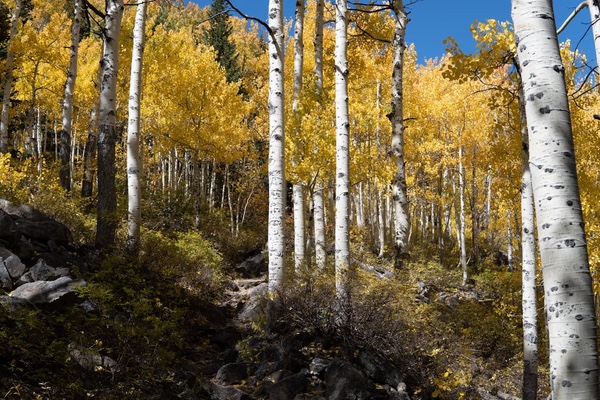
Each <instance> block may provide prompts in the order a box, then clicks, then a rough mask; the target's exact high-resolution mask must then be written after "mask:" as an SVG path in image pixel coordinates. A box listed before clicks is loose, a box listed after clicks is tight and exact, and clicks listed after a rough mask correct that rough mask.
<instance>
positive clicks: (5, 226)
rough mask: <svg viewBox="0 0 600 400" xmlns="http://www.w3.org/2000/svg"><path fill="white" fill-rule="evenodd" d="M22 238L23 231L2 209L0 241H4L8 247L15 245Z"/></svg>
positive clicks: (0, 210) (0, 213)
mask: <svg viewBox="0 0 600 400" xmlns="http://www.w3.org/2000/svg"><path fill="white" fill-rule="evenodd" d="M20 238H21V233H20V232H19V230H18V229H17V225H15V222H14V221H13V219H12V218H11V216H10V215H8V213H6V212H5V211H4V210H2V209H0V243H1V242H4V243H6V245H7V246H8V247H14V246H15V245H16V244H17V242H18V241H19V239H20Z"/></svg>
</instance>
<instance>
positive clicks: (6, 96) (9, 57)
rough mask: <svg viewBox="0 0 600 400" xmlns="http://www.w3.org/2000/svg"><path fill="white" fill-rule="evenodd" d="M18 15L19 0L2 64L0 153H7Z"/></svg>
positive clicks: (13, 12)
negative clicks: (3, 68) (3, 73)
mask: <svg viewBox="0 0 600 400" xmlns="http://www.w3.org/2000/svg"><path fill="white" fill-rule="evenodd" d="M20 15H21V0H16V1H15V7H14V8H13V10H12V15H11V22H10V36H9V39H8V45H7V49H8V50H7V52H6V61H5V63H4V65H5V69H6V73H5V76H4V87H3V97H2V112H1V114H0V153H6V152H8V111H9V109H10V92H11V90H12V82H13V64H14V52H13V50H12V46H13V43H14V41H15V38H16V36H17V29H18V27H19V17H20Z"/></svg>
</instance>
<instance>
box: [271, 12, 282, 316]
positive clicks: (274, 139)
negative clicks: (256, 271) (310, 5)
mask: <svg viewBox="0 0 600 400" xmlns="http://www.w3.org/2000/svg"><path fill="white" fill-rule="evenodd" d="M269 29H270V30H271V32H270V35H269V54H270V57H269V60H270V71H269V113H270V116H269V166H268V169H269V227H268V243H269V297H270V298H271V299H272V300H273V299H275V298H276V297H277V296H278V293H277V292H278V291H279V290H280V289H281V288H282V285H283V283H284V274H285V229H284V228H285V226H284V224H285V197H286V184H285V173H284V161H285V154H284V149H285V128H284V71H283V65H284V47H283V46H284V43H283V39H284V25H283V1H282V0H269ZM272 305H273V304H272ZM268 319H269V316H268ZM268 324H270V322H268Z"/></svg>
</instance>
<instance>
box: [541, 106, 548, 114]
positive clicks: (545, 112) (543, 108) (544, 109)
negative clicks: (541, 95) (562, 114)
mask: <svg viewBox="0 0 600 400" xmlns="http://www.w3.org/2000/svg"><path fill="white" fill-rule="evenodd" d="M540 112H541V113H542V114H550V107H548V106H545V107H542V108H540Z"/></svg>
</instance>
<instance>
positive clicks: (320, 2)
mask: <svg viewBox="0 0 600 400" xmlns="http://www.w3.org/2000/svg"><path fill="white" fill-rule="evenodd" d="M316 1H317V4H316V11H315V38H314V48H315V54H314V58H315V67H314V74H315V80H316V83H315V86H316V89H315V90H316V92H317V95H320V94H321V91H322V89H323V9H324V0H316ZM323 192H324V188H323V178H322V177H318V176H317V178H316V182H315V189H314V193H313V213H314V218H313V220H314V225H315V263H316V265H317V268H319V269H324V268H325V263H326V260H327V253H326V252H325V198H324V193H323Z"/></svg>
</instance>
